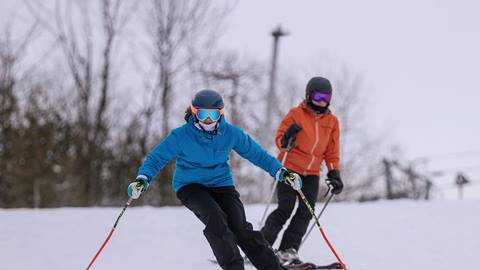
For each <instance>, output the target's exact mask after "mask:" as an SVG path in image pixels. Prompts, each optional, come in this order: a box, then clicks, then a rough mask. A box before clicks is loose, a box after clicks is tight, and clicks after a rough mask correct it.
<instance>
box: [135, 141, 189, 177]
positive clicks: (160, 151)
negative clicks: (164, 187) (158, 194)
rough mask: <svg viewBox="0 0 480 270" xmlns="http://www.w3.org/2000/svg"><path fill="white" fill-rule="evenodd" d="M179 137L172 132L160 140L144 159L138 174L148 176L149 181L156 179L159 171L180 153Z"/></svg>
mask: <svg viewBox="0 0 480 270" xmlns="http://www.w3.org/2000/svg"><path fill="white" fill-rule="evenodd" d="M177 137H178V135H177V134H175V133H174V132H172V133H170V134H169V135H168V136H167V137H166V138H165V139H164V140H163V141H162V142H160V143H159V144H158V145H157V146H156V147H155V148H154V149H153V151H152V152H151V153H150V155H148V156H147V158H146V159H145V160H144V161H143V163H142V165H141V166H140V168H139V169H138V173H137V175H145V176H147V177H148V181H153V180H155V176H156V175H157V174H158V172H160V171H161V170H162V169H163V168H164V167H165V166H166V165H167V164H168V163H169V162H170V161H171V160H172V159H174V158H175V157H177V155H178V154H179V152H180V147H179V146H178V139H177Z"/></svg>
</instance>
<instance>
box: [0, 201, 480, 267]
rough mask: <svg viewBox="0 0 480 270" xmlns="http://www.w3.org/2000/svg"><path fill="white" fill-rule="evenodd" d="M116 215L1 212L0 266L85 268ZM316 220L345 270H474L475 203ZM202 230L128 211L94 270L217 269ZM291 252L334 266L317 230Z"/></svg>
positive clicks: (360, 211) (179, 211) (394, 205)
mask: <svg viewBox="0 0 480 270" xmlns="http://www.w3.org/2000/svg"><path fill="white" fill-rule="evenodd" d="M120 208H121V207H119V208H118V209H117V208H60V209H45V210H29V209H13V210H6V209H0V258H1V263H0V269H9V270H10V269H14V270H32V269H48V270H55V269H62V270H64V269H85V268H86V265H87V264H88V262H89V261H90V259H91V257H92V256H93V255H94V253H95V252H96V250H97V249H98V248H99V246H100V244H101V243H102V242H103V240H104V239H105V237H106V236H107V234H108V232H109V230H110V228H111V226H112V225H113V222H114V220H115V218H116V216H117V215H118V213H119V211H120ZM262 210H263V206H261V205H251V206H247V215H248V218H249V220H250V221H252V223H254V222H256V221H257V220H259V218H260V216H261V214H262ZM322 223H323V226H324V229H325V231H326V233H327V234H328V236H329V238H330V240H331V241H332V242H333V244H334V246H335V247H336V249H337V251H338V252H339V253H340V255H341V256H342V257H343V259H344V261H345V262H346V263H347V265H348V266H349V269H351V270H386V269H388V270H406V269H409V270H411V269H422V270H425V269H432V270H442V269H448V270H452V269H478V267H477V265H478V256H479V255H480V201H479V200H469V201H434V202H411V201H397V202H376V203H365V204H356V203H335V204H332V205H331V206H329V208H328V209H327V211H326V213H325V216H324V217H323V218H322ZM202 227H203V226H202V225H201V223H200V222H199V221H197V219H196V218H195V217H194V215H193V214H192V213H190V212H189V211H188V210H187V209H185V208H182V207H164V208H151V207H133V208H131V209H128V210H127V212H126V213H125V215H124V216H123V218H122V220H121V221H120V224H119V226H118V227H117V231H116V232H115V234H114V236H113V238H112V239H111V241H110V242H109V244H108V245H107V247H106V248H105V249H104V251H103V253H102V254H101V256H100V257H99V258H98V260H97V261H96V263H95V265H94V267H93V269H115V270H122V269H125V270H127V269H128V270H131V269H142V270H146V269H198V270H202V269H218V266H215V265H213V264H211V263H210V262H208V261H207V259H208V258H213V255H212V252H211V251H210V248H209V246H208V243H207V242H206V240H205V239H204V237H203V234H202ZM300 255H301V257H302V258H303V259H305V260H311V261H314V262H317V263H322V262H332V261H333V257H332V255H331V253H330V252H329V251H328V249H327V248H326V246H325V244H324V242H323V241H322V239H321V237H320V234H319V233H318V231H314V232H312V234H311V237H310V238H309V239H308V241H307V242H306V244H305V246H304V247H303V248H302V250H301V251H300ZM246 269H253V267H251V266H247V267H246Z"/></svg>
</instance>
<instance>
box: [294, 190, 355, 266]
mask: <svg viewBox="0 0 480 270" xmlns="http://www.w3.org/2000/svg"><path fill="white" fill-rule="evenodd" d="M297 192H298V195H299V196H300V198H301V199H302V201H303V202H304V203H305V205H306V206H307V208H308V211H310V214H311V215H312V217H313V218H314V221H315V224H316V225H317V227H318V229H319V230H320V233H321V234H322V237H323V239H324V240H325V243H327V245H328V248H330V250H331V251H332V253H333V255H334V256H335V258H337V261H338V263H339V264H340V265H341V266H342V268H343V269H344V270H347V267H346V266H345V264H344V263H343V261H342V259H340V256H338V254H337V252H336V251H335V249H334V248H333V246H332V244H331V243H330V241H329V240H328V238H327V235H326V234H325V232H324V231H323V229H322V225H320V222H319V221H318V218H317V216H316V215H315V211H314V210H313V208H312V206H310V204H309V203H308V201H307V198H305V195H304V194H303V192H302V190H297Z"/></svg>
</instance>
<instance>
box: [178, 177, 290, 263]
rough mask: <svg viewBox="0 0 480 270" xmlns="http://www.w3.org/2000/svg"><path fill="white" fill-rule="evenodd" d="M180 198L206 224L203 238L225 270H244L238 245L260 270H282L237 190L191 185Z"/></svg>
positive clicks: (185, 188)
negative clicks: (255, 229)
mask: <svg viewBox="0 0 480 270" xmlns="http://www.w3.org/2000/svg"><path fill="white" fill-rule="evenodd" d="M177 197H178V199H180V201H181V202H182V204H183V205H185V206H186V207H187V208H188V209H190V210H191V211H192V212H193V213H194V214H195V215H196V216H197V217H198V218H199V219H200V220H201V221H202V223H203V224H205V229H204V230H203V234H204V235H205V237H206V238H207V240H208V242H209V244H210V247H211V248H212V250H213V253H214V255H215V257H216V259H217V261H218V263H219V265H220V267H221V268H222V269H224V270H227V269H228V270H237V269H241V270H243V269H244V262H243V258H242V256H241V254H240V251H239V250H238V247H237V245H238V246H240V248H241V249H242V250H243V252H245V254H246V255H247V257H248V259H250V261H251V262H252V264H253V265H254V266H255V267H256V268H257V269H261V270H280V269H283V268H282V267H281V266H280V263H279V261H278V259H277V257H276V256H275V254H274V252H273V250H272V248H271V247H270V245H269V244H268V242H267V241H266V240H265V238H264V237H263V234H262V233H261V232H259V231H254V230H253V227H252V224H250V223H249V222H247V220H246V216H245V209H244V207H243V204H242V202H241V201H240V194H239V193H238V192H237V191H236V190H235V187H233V186H227V187H215V188H214V187H205V186H203V185H200V184H191V185H187V186H184V187H182V188H181V189H180V190H178V192H177Z"/></svg>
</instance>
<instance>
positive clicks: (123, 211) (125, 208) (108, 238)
mask: <svg viewBox="0 0 480 270" xmlns="http://www.w3.org/2000/svg"><path fill="white" fill-rule="evenodd" d="M132 201H133V199H132V198H128V201H127V203H125V206H124V207H123V209H122V211H121V212H120V215H118V217H117V220H116V221H115V224H113V228H112V229H111V230H110V233H109V234H108V236H107V239H105V241H104V242H103V244H102V246H101V247H100V249H99V250H98V251H97V254H95V256H94V257H93V259H92V261H91V262H90V264H89V265H88V266H87V270H89V269H90V267H91V266H92V265H93V263H94V262H95V260H96V259H97V257H98V255H100V252H102V250H103V248H104V247H105V245H106V244H107V243H108V241H109V240H110V238H111V237H112V235H113V232H114V231H115V228H116V227H117V224H118V221H119V220H120V218H121V217H122V216H123V213H125V210H127V207H128V206H129V205H130V204H131V203H132Z"/></svg>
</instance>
